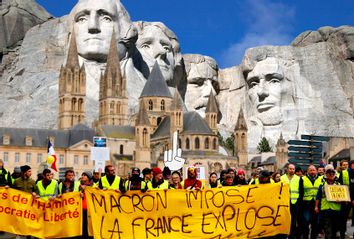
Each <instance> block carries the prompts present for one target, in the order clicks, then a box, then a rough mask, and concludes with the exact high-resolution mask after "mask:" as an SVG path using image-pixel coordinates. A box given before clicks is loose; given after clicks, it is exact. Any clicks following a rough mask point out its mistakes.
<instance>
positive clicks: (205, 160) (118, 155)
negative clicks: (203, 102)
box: [58, 34, 238, 175]
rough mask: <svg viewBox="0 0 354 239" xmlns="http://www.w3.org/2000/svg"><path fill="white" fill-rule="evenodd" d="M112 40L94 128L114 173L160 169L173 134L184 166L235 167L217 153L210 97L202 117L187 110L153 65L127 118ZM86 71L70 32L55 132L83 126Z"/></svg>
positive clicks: (123, 82) (123, 84)
mask: <svg viewBox="0 0 354 239" xmlns="http://www.w3.org/2000/svg"><path fill="white" fill-rule="evenodd" d="M117 52H118V51H117V47H116V42H115V38H114V36H112V39H111V46H110V50H109V54H108V57H107V66H106V69H105V71H104V72H102V73H101V77H100V84H99V87H100V88H99V115H98V120H97V121H96V122H95V124H94V125H93V127H94V129H95V130H96V132H97V134H99V135H101V136H105V137H107V139H108V146H109V147H110V150H111V162H110V163H112V164H114V165H115V166H116V167H117V169H118V170H117V172H118V174H121V175H126V174H127V173H128V172H129V171H130V168H131V167H139V168H141V169H143V168H145V167H151V166H159V167H163V166H164V164H163V154H164V152H165V151H166V150H169V149H172V135H173V133H174V132H175V131H177V132H178V135H179V137H178V147H180V148H181V149H182V152H183V153H182V157H184V158H185V159H186V160H187V161H186V162H187V164H199V165H204V166H206V167H207V168H208V170H212V171H215V170H221V169H223V168H225V167H229V166H237V165H238V163H237V158H236V157H230V156H227V155H222V154H220V153H219V142H218V129H217V114H218V106H217V103H216V99H215V97H214V95H213V94H210V96H209V100H208V104H207V108H206V113H205V118H202V117H201V116H200V115H199V114H198V113H197V112H194V111H193V112H188V111H187V110H186V107H185V105H184V102H183V100H182V99H181V96H180V95H179V93H178V91H177V90H176V89H175V88H171V87H170V88H169V87H168V86H167V84H166V80H165V79H164V77H163V74H162V73H161V70H160V68H159V66H158V64H155V66H154V67H153V69H152V71H151V73H150V75H149V78H148V80H147V81H146V84H145V86H144V88H143V90H142V92H141V94H140V97H139V111H138V113H136V114H135V115H133V116H132V117H131V119H129V116H128V97H127V93H126V81H127V80H129V79H125V78H123V76H122V73H121V70H120V69H121V68H120V60H119V56H118V53H117ZM85 89H86V84H85V69H84V67H83V66H80V64H79V61H78V53H77V46H76V41H75V34H72V38H71V41H70V46H69V51H68V57H67V61H66V64H65V65H64V66H62V68H61V71H60V76H59V116H58V128H59V129H60V130H66V129H70V128H72V127H74V126H75V125H77V124H80V123H84V122H85Z"/></svg>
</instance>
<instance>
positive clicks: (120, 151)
mask: <svg viewBox="0 0 354 239" xmlns="http://www.w3.org/2000/svg"><path fill="white" fill-rule="evenodd" d="M119 153H120V154H124V146H123V144H121V145H120V146H119Z"/></svg>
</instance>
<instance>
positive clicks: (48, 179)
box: [36, 168, 59, 200]
mask: <svg viewBox="0 0 354 239" xmlns="http://www.w3.org/2000/svg"><path fill="white" fill-rule="evenodd" d="M51 174H52V172H51V171H50V169H47V168H46V169H44V170H43V179H42V180H41V181H38V183H37V191H36V194H37V196H39V197H41V198H42V199H44V200H48V199H53V198H55V197H56V196H57V195H58V191H59V190H58V182H57V181H56V180H55V179H52V175H51Z"/></svg>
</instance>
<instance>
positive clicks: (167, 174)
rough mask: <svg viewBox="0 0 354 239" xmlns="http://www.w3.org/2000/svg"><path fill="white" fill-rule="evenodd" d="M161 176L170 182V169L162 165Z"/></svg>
mask: <svg viewBox="0 0 354 239" xmlns="http://www.w3.org/2000/svg"><path fill="white" fill-rule="evenodd" d="M162 176H163V179H164V180H167V181H168V182H171V170H170V168H169V167H166V166H165V167H164V168H163V170H162Z"/></svg>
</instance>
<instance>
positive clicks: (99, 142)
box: [93, 136, 107, 147]
mask: <svg viewBox="0 0 354 239" xmlns="http://www.w3.org/2000/svg"><path fill="white" fill-rule="evenodd" d="M93 147H107V138H106V137H98V136H94V137H93Z"/></svg>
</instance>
